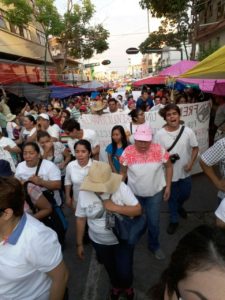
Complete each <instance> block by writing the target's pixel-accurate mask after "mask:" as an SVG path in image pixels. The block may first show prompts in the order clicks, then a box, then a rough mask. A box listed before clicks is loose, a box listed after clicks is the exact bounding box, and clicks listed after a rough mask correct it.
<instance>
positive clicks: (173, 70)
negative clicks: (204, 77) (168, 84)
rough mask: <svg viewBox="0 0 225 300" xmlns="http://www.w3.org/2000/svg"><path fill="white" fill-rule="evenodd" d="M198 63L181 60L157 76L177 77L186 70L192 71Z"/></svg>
mask: <svg viewBox="0 0 225 300" xmlns="http://www.w3.org/2000/svg"><path fill="white" fill-rule="evenodd" d="M197 63H198V61H193V60H181V61H179V62H178V63H176V64H174V65H172V66H170V67H168V68H166V69H164V70H163V71H161V72H160V73H159V76H171V77H177V76H179V75H181V74H183V73H185V72H187V71H188V70H190V69H192V68H193V67H194V66H195V65H197Z"/></svg>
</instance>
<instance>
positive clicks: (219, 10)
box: [217, 1, 224, 20]
mask: <svg viewBox="0 0 225 300" xmlns="http://www.w3.org/2000/svg"><path fill="white" fill-rule="evenodd" d="M223 14H224V3H222V2H221V1H219V2H217V20H218V19H221V18H222V17H223Z"/></svg>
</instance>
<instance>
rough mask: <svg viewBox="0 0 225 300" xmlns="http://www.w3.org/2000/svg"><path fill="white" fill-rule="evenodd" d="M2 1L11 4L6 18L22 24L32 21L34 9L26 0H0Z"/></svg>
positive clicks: (18, 24) (6, 4) (19, 24)
mask: <svg viewBox="0 0 225 300" xmlns="http://www.w3.org/2000/svg"><path fill="white" fill-rule="evenodd" d="M0 2H1V3H2V4H3V5H5V6H9V8H8V9H7V11H6V18H7V20H8V21H9V22H11V23H12V24H14V25H17V26H22V25H24V24H27V23H29V22H30V21H31V19H32V16H31V15H32V11H33V10H32V7H31V6H30V5H29V4H28V3H27V1H26V0H16V1H13V0H0ZM15 4H16V5H15Z"/></svg>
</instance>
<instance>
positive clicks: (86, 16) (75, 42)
mask: <svg viewBox="0 0 225 300" xmlns="http://www.w3.org/2000/svg"><path fill="white" fill-rule="evenodd" d="M0 2H1V3H3V4H4V5H6V6H9V8H8V9H7V11H6V17H7V19H8V20H9V21H10V22H11V23H13V24H15V25H18V26H21V25H26V24H28V23H29V22H30V21H32V20H34V19H35V21H37V22H39V23H41V24H42V25H43V30H44V32H45V35H46V37H48V36H49V35H54V36H59V37H61V40H62V42H63V45H64V47H65V49H66V53H68V54H69V55H71V56H73V57H75V58H84V59H88V58H91V57H92V56H93V55H94V53H95V52H96V53H102V52H103V51H105V50H107V49H108V47H109V45H108V42H107V39H108V37H109V32H108V31H107V30H106V29H104V27H103V25H101V24H98V25H96V26H91V25H90V22H91V19H92V17H93V15H94V13H95V8H94V5H93V4H92V3H91V0H82V1H81V4H77V3H76V4H74V5H73V7H72V10H71V11H68V12H66V13H65V14H64V15H63V16H61V15H60V14H59V12H58V11H57V8H56V7H55V5H54V2H55V1H54V0H35V5H34V7H32V6H31V3H29V1H27V0H0Z"/></svg>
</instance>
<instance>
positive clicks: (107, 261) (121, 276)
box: [92, 241, 134, 289]
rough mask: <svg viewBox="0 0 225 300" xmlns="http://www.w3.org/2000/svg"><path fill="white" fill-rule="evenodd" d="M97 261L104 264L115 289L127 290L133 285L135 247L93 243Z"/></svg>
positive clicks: (121, 244)
mask: <svg viewBox="0 0 225 300" xmlns="http://www.w3.org/2000/svg"><path fill="white" fill-rule="evenodd" d="M92 244H93V247H94V249H95V251H96V256H97V260H98V262H99V263H101V264H103V265H104V267H105V269H106V271H107V273H108V275H109V278H110V281H111V285H112V287H114V288H121V289H127V288H130V287H132V284H133V255H134V246H131V245H128V244H127V243H123V242H121V243H119V244H116V245H101V244H97V243H95V242H93V241H92Z"/></svg>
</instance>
